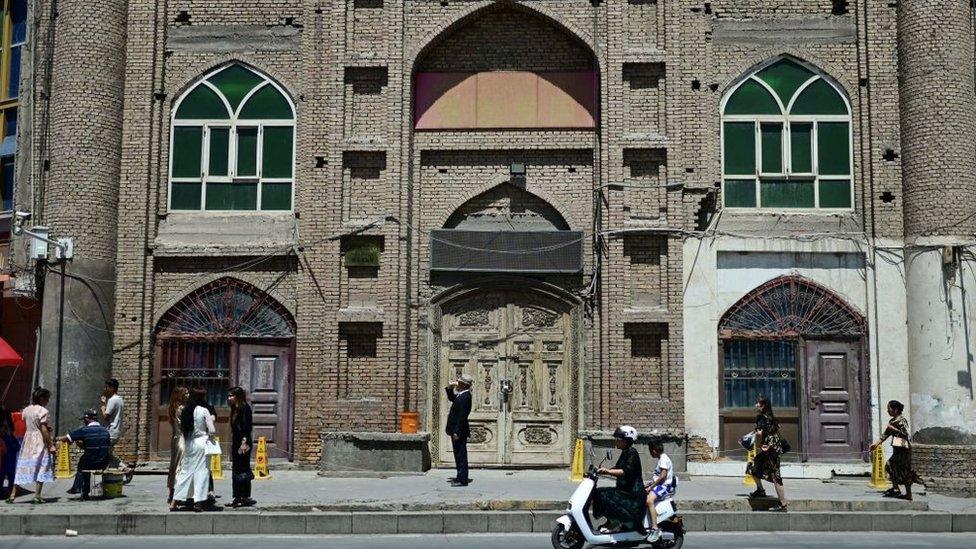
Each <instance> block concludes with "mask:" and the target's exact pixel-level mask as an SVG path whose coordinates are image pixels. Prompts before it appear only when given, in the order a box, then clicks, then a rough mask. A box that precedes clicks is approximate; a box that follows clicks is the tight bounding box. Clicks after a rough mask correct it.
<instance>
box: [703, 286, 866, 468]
mask: <svg viewBox="0 0 976 549" xmlns="http://www.w3.org/2000/svg"><path fill="white" fill-rule="evenodd" d="M865 335H866V328H865V321H864V317H863V316H862V315H861V314H860V313H859V312H857V311H856V310H854V309H853V308H852V307H851V306H850V305H848V304H847V303H846V302H844V300H843V299H841V298H840V297H838V296H837V295H836V294H834V293H833V292H831V291H830V290H828V289H826V288H824V287H822V286H820V285H818V284H816V283H814V282H811V281H809V280H806V279H804V278H802V277H799V276H782V277H779V278H776V279H773V280H771V281H769V282H767V283H765V284H763V285H762V286H760V287H758V288H756V289H755V290H753V291H752V292H750V293H748V294H747V295H746V296H745V297H743V298H742V299H741V300H739V302H738V303H736V304H735V305H733V306H732V307H731V308H730V309H729V310H728V311H727V312H726V313H725V315H724V316H723V317H722V319H721V321H720V322H719V326H718V336H719V369H720V371H721V383H722V388H721V390H720V395H721V396H720V412H719V413H720V416H721V425H722V437H721V438H722V441H721V443H722V449H723V450H725V451H727V452H733V451H735V450H736V449H737V440H738V437H739V436H741V435H742V434H743V433H744V432H746V431H748V430H749V429H750V428H751V424H752V421H753V420H754V418H755V411H754V410H753V409H752V406H753V404H754V403H755V400H756V397H757V396H758V395H765V396H767V397H769V398H770V400H771V401H772V404H773V407H774V409H775V411H776V413H777V415H778V417H779V419H780V423H781V427H782V431H783V434H784V435H785V436H786V437H787V439H788V440H789V441H790V442H791V444H792V445H793V448H794V449H795V454H794V455H796V456H799V457H800V458H801V459H803V460H807V459H813V460H817V459H822V460H831V461H843V460H845V459H846V460H850V459H862V458H863V456H864V451H865V449H866V446H867V442H868V440H867V436H868V434H867V433H868V430H867V420H868V413H867V410H866V409H865V407H866V405H867V404H868V402H869V401H870V399H869V392H868V391H869V383H868V377H867V371H868V370H867V360H866V358H865V357H866V353H865V350H866V348H865V346H864V337H865Z"/></svg>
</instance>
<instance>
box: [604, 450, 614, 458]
mask: <svg viewBox="0 0 976 549" xmlns="http://www.w3.org/2000/svg"><path fill="white" fill-rule="evenodd" d="M611 458H613V454H612V453H610V450H607V456H606V458H604V459H606V460H607V461H610V459H611Z"/></svg>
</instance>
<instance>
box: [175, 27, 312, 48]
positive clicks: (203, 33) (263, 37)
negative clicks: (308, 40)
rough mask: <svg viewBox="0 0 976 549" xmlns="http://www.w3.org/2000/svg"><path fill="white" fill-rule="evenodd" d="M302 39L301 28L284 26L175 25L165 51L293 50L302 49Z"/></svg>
mask: <svg viewBox="0 0 976 549" xmlns="http://www.w3.org/2000/svg"><path fill="white" fill-rule="evenodd" d="M301 38H302V32H301V29H300V28H298V27H293V26H285V25H281V26H267V25H186V26H172V27H170V28H169V34H168V36H167V39H166V49H169V50H174V51H188V52H206V53H230V52H241V51H292V50H297V49H298V48H299V47H300V46H301Z"/></svg>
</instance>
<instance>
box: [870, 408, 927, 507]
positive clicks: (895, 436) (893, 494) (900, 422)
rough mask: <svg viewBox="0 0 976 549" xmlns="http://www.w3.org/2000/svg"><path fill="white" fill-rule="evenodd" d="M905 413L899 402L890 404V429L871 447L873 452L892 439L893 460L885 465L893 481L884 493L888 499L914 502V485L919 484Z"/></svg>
mask: <svg viewBox="0 0 976 549" xmlns="http://www.w3.org/2000/svg"><path fill="white" fill-rule="evenodd" d="M904 411H905V405H904V404H902V403H901V402H898V401H897V400H892V401H890V402H888V415H889V416H891V420H889V421H888V427H887V428H885V431H884V434H883V435H882V436H881V440H879V441H878V442H876V443H874V444H872V445H871V451H872V452H873V451H874V449H875V448H877V447H878V446H880V445H881V443H882V442H884V441H885V440H886V439H887V438H888V437H891V449H892V454H891V458H890V459H889V460H888V463H887V465H885V471H886V472H887V473H888V478H890V479H891V488H889V489H888V490H887V491H885V492H884V497H886V498H898V499H907V500H908V501H912V484H913V483H919V484H921V482H919V478H918V475H917V474H915V471H914V470H913V469H912V443H911V442H910V441H909V436H910V435H909V431H908V420H907V419H905V416H903V415H901V414H902V412H904ZM899 484H901V485H903V486H904V487H905V493H904V494H902V493H901V490H899V489H898V485H899Z"/></svg>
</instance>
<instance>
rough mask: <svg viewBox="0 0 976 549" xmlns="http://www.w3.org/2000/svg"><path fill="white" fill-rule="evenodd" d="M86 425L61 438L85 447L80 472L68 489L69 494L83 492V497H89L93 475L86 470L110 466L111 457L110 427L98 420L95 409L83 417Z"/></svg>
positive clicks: (79, 465) (88, 411) (79, 466)
mask: <svg viewBox="0 0 976 549" xmlns="http://www.w3.org/2000/svg"><path fill="white" fill-rule="evenodd" d="M81 420H82V422H83V423H84V427H80V428H78V429H75V430H74V431H71V432H70V433H68V434H67V435H65V436H63V437H61V439H60V440H62V441H64V442H67V443H69V444H70V443H75V444H77V445H78V446H80V447H82V448H84V449H85V453H84V454H82V455H81V459H79V460H78V472H77V473H75V482H74V484H72V485H71V489H70V490H68V493H69V494H77V493H79V492H80V493H81V499H88V494H89V493H91V477H90V476H89V475H88V474H87V473H85V472H84V471H90V470H101V469H104V468H106V467H108V464H109V460H110V459H111V455H112V453H111V437H110V436H109V432H108V429H106V428H105V427H103V426H102V424H100V423H99V422H98V413H97V412H95V410H86V411H85V415H84V416H82V418H81Z"/></svg>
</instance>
